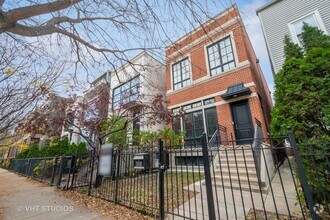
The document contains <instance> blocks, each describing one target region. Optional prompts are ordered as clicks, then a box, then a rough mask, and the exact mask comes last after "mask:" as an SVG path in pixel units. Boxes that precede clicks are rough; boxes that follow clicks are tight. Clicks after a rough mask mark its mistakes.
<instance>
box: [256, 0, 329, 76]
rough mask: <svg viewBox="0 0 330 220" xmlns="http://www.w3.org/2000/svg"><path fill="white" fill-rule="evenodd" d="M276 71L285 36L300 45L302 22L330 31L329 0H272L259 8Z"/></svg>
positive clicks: (278, 66) (280, 58)
mask: <svg viewBox="0 0 330 220" xmlns="http://www.w3.org/2000/svg"><path fill="white" fill-rule="evenodd" d="M257 15H258V16H259V19H260V23H261V27H262V31H263V34H264V37H265V41H266V45H267V49H268V53H269V57H270V61H271V65H272V69H273V74H274V75H275V74H276V73H277V72H278V71H279V70H280V69H281V68H282V64H283V62H284V43H283V42H284V36H285V35H288V36H290V37H291V39H292V40H293V42H295V43H297V44H299V45H301V42H300V36H301V32H302V26H303V23H304V22H305V23H307V24H309V25H311V26H315V27H318V28H319V29H320V30H322V31H323V32H324V33H326V34H329V33H330V2H329V1H326V0H313V1H310V0H302V1H297V0H273V1H271V2H269V3H268V4H266V5H264V6H262V7H261V8H259V9H257Z"/></svg>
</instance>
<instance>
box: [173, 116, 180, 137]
mask: <svg viewBox="0 0 330 220" xmlns="http://www.w3.org/2000/svg"><path fill="white" fill-rule="evenodd" d="M172 130H173V131H174V132H175V133H177V132H178V131H180V130H181V120H180V116H176V117H173V119H172Z"/></svg>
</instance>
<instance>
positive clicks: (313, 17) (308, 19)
mask: <svg viewBox="0 0 330 220" xmlns="http://www.w3.org/2000/svg"><path fill="white" fill-rule="evenodd" d="M304 23H306V24H308V25H309V26H312V27H317V28H318V29H320V30H322V31H324V32H325V33H326V32H327V31H326V29H325V27H324V24H323V22H322V19H321V16H320V13H319V12H318V11H314V12H313V13H311V14H309V15H306V16H304V17H302V18H299V19H298V20H295V21H293V22H291V23H290V24H289V29H290V32H291V35H292V39H293V41H294V42H295V43H297V44H299V45H302V44H301V43H302V42H301V34H302V29H303V26H304Z"/></svg>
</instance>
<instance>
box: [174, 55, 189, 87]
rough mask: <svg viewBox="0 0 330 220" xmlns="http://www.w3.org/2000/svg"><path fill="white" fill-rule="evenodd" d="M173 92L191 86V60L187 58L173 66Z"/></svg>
mask: <svg viewBox="0 0 330 220" xmlns="http://www.w3.org/2000/svg"><path fill="white" fill-rule="evenodd" d="M172 72H173V90H177V89H180V88H183V87H185V86H188V85H190V68H189V60H188V58H185V59H183V60H181V61H179V62H177V63H175V64H173V66H172Z"/></svg>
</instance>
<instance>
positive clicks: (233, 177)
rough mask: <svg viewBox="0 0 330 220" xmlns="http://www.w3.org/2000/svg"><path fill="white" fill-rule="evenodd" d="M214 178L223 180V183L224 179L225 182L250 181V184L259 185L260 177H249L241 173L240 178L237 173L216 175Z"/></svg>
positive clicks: (219, 180)
mask: <svg viewBox="0 0 330 220" xmlns="http://www.w3.org/2000/svg"><path fill="white" fill-rule="evenodd" d="M214 179H215V181H216V182H221V183H222V180H223V182H225V183H227V182H228V183H230V182H232V183H239V182H240V183H241V184H242V183H247V184H248V183H249V182H250V184H251V185H256V186H258V185H259V183H258V178H257V177H250V176H249V178H247V176H243V175H240V176H239V178H238V176H237V175H230V176H229V175H222V176H221V175H215V176H214Z"/></svg>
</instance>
